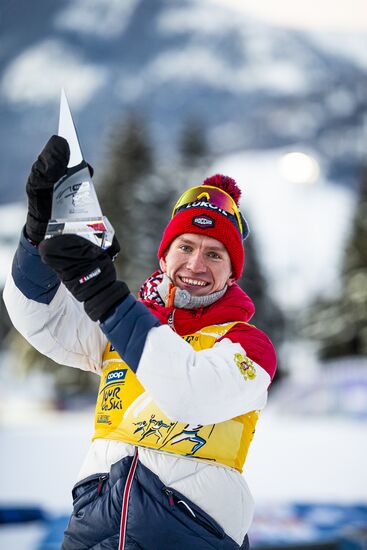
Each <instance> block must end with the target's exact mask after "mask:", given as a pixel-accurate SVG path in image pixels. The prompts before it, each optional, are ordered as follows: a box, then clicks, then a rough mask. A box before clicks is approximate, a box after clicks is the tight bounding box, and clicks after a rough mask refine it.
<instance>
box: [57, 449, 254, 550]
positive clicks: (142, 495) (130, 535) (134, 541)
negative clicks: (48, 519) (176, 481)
mask: <svg viewBox="0 0 367 550" xmlns="http://www.w3.org/2000/svg"><path fill="white" fill-rule="evenodd" d="M133 462H134V461H133V459H132V457H125V458H123V459H122V460H120V461H119V462H117V463H116V464H113V466H112V468H111V472H110V474H96V475H93V476H90V477H89V478H87V479H85V480H83V481H81V482H79V483H77V485H76V486H75V487H74V489H73V498H74V510H73V514H72V516H71V518H70V521H69V525H68V527H67V528H66V530H65V536H64V541H63V544H62V550H87V549H93V550H118V549H119V540H120V530H121V524H122V519H124V517H125V516H124V514H123V515H122V517H121V511H122V509H123V498H124V493H125V501H126V502H125V504H126V521H124V524H125V528H124V529H125V531H124V532H125V539H124V540H125V542H124V545H123V547H122V546H121V543H120V548H124V550H136V549H143V550H188V549H190V550H209V549H218V550H219V549H220V550H239V549H240V548H241V550H248V548H249V545H248V538H247V536H246V537H245V540H244V542H243V544H242V546H241V547H239V546H238V544H237V543H236V542H235V541H234V540H233V539H232V538H230V537H229V536H228V535H226V534H225V532H224V531H223V529H222V528H221V527H220V526H219V525H218V524H217V523H216V522H215V521H214V520H213V519H212V518H211V517H210V516H209V515H208V514H206V513H205V512H204V511H203V510H201V509H200V508H199V507H198V506H197V505H196V504H194V503H193V502H191V501H190V500H188V499H187V498H186V497H185V496H183V495H181V494H180V493H178V492H177V491H176V490H175V489H171V488H169V487H165V486H164V484H163V483H162V482H161V481H160V479H159V478H158V477H157V476H156V475H155V474H154V473H153V472H151V471H150V470H149V469H148V468H146V467H145V466H144V465H143V464H141V463H140V462H139V461H138V460H137V456H136V458H135V466H136V469H135V470H134V471H133V475H132V473H131V472H132V466H134V464H132V463H133ZM129 476H130V478H129ZM129 479H130V481H131V484H129V483H130V482H129ZM125 486H129V487H130V493H129V494H128V497H127V496H126V490H125ZM124 509H125V508H124Z"/></svg>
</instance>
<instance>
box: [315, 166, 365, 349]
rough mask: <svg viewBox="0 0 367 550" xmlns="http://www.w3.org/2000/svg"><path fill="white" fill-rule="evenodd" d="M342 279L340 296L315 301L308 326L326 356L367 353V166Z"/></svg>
mask: <svg viewBox="0 0 367 550" xmlns="http://www.w3.org/2000/svg"><path fill="white" fill-rule="evenodd" d="M341 283H342V284H341V289H342V290H341V292H340V295H339V296H338V297H337V298H336V299H334V300H332V301H323V302H321V303H320V302H319V303H318V304H317V305H315V307H314V308H313V309H312V311H311V312H310V316H309V320H308V326H307V328H306V332H307V334H308V335H310V336H312V337H314V338H316V339H317V340H318V341H319V349H320V357H321V358H323V359H331V358H336V357H343V356H351V355H354V356H358V355H361V356H365V355H367V167H366V168H365V169H364V170H363V172H362V177H361V180H360V186H359V197H358V202H357V207H356V211H355V214H354V220H353V226H352V232H351V235H350V238H349V242H348V244H347V247H346V249H345V253H344V260H343V266H342V273H341Z"/></svg>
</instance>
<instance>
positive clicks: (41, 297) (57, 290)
mask: <svg viewBox="0 0 367 550" xmlns="http://www.w3.org/2000/svg"><path fill="white" fill-rule="evenodd" d="M4 302H5V305H6V307H7V310H8V312H9V316H10V319H11V321H12V323H13V325H14V326H15V328H16V329H17V330H18V331H19V332H20V333H21V334H22V335H23V336H24V338H26V340H28V342H29V343H30V344H31V345H32V346H33V347H34V348H36V349H37V350H38V351H40V352H41V353H43V354H44V355H46V356H48V357H50V359H53V360H54V361H56V362H57V363H60V364H63V365H67V366H70V367H76V368H80V369H82V370H90V371H92V372H96V373H100V371H101V362H102V354H103V351H104V348H105V347H106V344H107V338H106V336H105V335H104V334H103V333H102V331H101V330H100V328H99V325H98V324H97V323H94V322H93V321H91V319H89V317H88V316H87V315H86V313H85V311H84V308H83V305H82V304H81V303H79V302H77V301H76V300H75V299H74V298H73V296H72V295H71V294H70V293H69V292H68V290H67V289H66V288H65V287H64V285H62V284H61V283H60V281H59V279H58V278H57V275H56V274H55V272H54V271H53V270H52V269H51V268H49V267H48V266H46V265H45V264H43V263H42V261H41V258H40V256H39V254H38V250H37V248H36V247H35V246H33V245H32V244H31V243H30V242H28V240H27V239H26V237H25V236H24V234H22V236H21V240H20V243H19V246H18V249H17V251H16V253H15V256H14V260H13V265H12V270H11V273H9V275H8V277H7V281H6V284H5V289H4Z"/></svg>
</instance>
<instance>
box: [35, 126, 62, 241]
mask: <svg viewBox="0 0 367 550" xmlns="http://www.w3.org/2000/svg"><path fill="white" fill-rule="evenodd" d="M69 158H70V148H69V144H68V142H67V141H66V139H64V138H62V137H60V136H52V137H51V138H50V139H49V140H48V142H47V143H46V145H45V147H44V148H43V150H42V152H41V154H40V155H39V156H38V159H37V160H36V162H35V163H34V164H33V166H32V170H31V173H30V175H29V178H28V181H27V186H26V191H27V195H28V215H27V222H26V234H27V236H28V237H29V238H30V239H31V240H32V241H33V242H35V243H37V244H38V243H40V242H41V241H42V239H43V238H44V236H45V233H46V229H47V224H48V221H49V219H50V217H51V207H52V191H53V186H54V184H55V183H56V182H57V181H59V179H60V178H61V177H62V176H64V175H65V173H66V170H67V166H68V162H69Z"/></svg>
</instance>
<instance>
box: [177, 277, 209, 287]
mask: <svg viewBox="0 0 367 550" xmlns="http://www.w3.org/2000/svg"><path fill="white" fill-rule="evenodd" d="M179 279H180V281H182V282H183V283H184V284H185V285H190V286H196V287H201V288H202V287H205V286H208V284H209V283H207V282H205V281H200V280H198V279H191V278H190V277H181V276H180V275H179Z"/></svg>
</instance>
